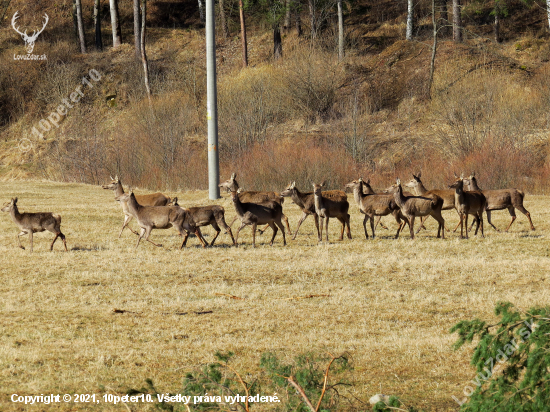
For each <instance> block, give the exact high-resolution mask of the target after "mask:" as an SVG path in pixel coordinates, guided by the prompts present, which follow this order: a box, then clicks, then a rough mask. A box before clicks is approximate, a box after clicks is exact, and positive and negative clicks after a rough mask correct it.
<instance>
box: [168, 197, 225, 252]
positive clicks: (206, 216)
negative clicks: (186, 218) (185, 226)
mask: <svg viewBox="0 0 550 412" xmlns="http://www.w3.org/2000/svg"><path fill="white" fill-rule="evenodd" d="M172 205H173V206H179V204H178V198H177V197H175V198H174V199H172ZM186 210H187V211H188V212H189V214H191V217H192V218H193V221H194V222H195V226H197V227H202V226H208V225H211V226H212V227H213V228H214V230H215V231H216V236H214V239H212V242H210V246H214V242H215V241H216V239H217V238H218V235H219V234H220V232H221V229H220V226H221V227H223V228H224V229H225V233H228V234H229V236H231V240H232V242H233V246H235V238H234V237H233V232H231V228H230V227H229V225H228V224H227V223H226V222H225V209H224V208H223V207H222V206H218V205H211V206H200V207H190V208H188V209H186ZM185 243H186V242H183V246H185Z"/></svg>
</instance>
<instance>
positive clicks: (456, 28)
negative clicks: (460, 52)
mask: <svg viewBox="0 0 550 412" xmlns="http://www.w3.org/2000/svg"><path fill="white" fill-rule="evenodd" d="M460 13H461V5H460V0H453V41H454V42H456V43H462V17H461V16H460Z"/></svg>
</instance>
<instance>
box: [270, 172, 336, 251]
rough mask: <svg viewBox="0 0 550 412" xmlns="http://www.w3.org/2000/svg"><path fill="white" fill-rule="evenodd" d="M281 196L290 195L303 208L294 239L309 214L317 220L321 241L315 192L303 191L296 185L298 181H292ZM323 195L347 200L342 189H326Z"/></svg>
mask: <svg viewBox="0 0 550 412" xmlns="http://www.w3.org/2000/svg"><path fill="white" fill-rule="evenodd" d="M281 196H283V197H290V198H291V199H292V201H293V202H294V203H296V204H297V205H298V207H299V208H300V209H302V217H301V218H300V221H299V222H298V227H297V228H296V231H295V232H294V236H293V237H292V240H295V239H296V236H297V235H298V230H299V229H300V226H301V225H302V223H304V220H306V219H307V217H308V216H309V215H313V219H314V220H315V227H316V228H317V237H318V238H319V242H320V241H321V240H322V238H321V232H320V231H319V216H318V215H317V213H316V212H315V196H314V194H313V192H304V193H302V192H300V191H299V190H298V188H297V187H296V182H292V183H291V184H289V185H288V186H287V187H286V189H285V190H284V191H282V192H281ZM323 197H325V198H327V199H331V200H333V201H337V202H338V201H344V200H345V201H347V196H346V194H345V193H344V192H342V191H341V190H327V191H324V192H323Z"/></svg>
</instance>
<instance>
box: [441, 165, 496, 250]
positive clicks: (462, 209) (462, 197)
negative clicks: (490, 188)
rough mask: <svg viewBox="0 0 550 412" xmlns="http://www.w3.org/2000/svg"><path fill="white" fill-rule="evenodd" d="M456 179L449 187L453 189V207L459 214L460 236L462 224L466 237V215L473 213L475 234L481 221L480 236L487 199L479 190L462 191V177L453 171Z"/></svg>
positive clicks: (461, 235)
mask: <svg viewBox="0 0 550 412" xmlns="http://www.w3.org/2000/svg"><path fill="white" fill-rule="evenodd" d="M455 177H456V178H457V179H456V181H455V182H454V183H453V184H452V185H449V188H451V189H455V208H456V210H457V211H458V214H459V215H460V238H464V235H463V225H464V227H465V228H466V239H468V215H473V216H474V219H475V221H476V222H477V223H478V225H477V227H476V231H475V234H476V235H477V231H478V229H479V224H480V223H481V236H482V237H485V236H484V233H483V211H484V210H485V207H486V206H487V200H486V198H485V196H484V195H483V193H481V192H480V191H464V177H463V176H462V175H461V176H460V177H458V176H457V175H456V173H455Z"/></svg>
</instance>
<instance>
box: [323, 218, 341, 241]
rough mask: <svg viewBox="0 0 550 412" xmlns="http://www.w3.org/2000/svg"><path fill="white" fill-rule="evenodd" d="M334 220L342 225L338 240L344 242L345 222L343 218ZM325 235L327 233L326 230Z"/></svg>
mask: <svg viewBox="0 0 550 412" xmlns="http://www.w3.org/2000/svg"><path fill="white" fill-rule="evenodd" d="M336 219H338V220H339V221H340V223H341V224H342V230H341V232H340V239H339V240H344V229H345V228H346V221H345V219H344V218H343V217H337V218H336ZM327 233H328V230H327Z"/></svg>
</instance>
